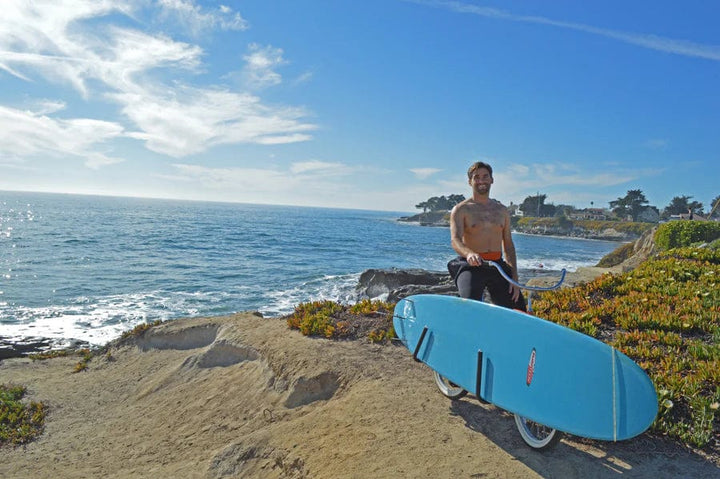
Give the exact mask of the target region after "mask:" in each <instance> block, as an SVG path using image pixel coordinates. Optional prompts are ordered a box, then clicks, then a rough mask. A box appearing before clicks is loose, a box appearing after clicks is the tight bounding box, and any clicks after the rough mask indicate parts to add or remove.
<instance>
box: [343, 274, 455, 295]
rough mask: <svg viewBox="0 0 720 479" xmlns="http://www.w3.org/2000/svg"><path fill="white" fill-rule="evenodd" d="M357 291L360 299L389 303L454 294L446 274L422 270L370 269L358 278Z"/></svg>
mask: <svg viewBox="0 0 720 479" xmlns="http://www.w3.org/2000/svg"><path fill="white" fill-rule="evenodd" d="M356 290H357V292H358V295H359V296H360V297H361V298H371V299H374V298H386V299H387V301H392V302H395V301H398V300H400V299H402V298H405V297H407V296H410V295H413V294H449V295H457V289H456V287H455V283H453V281H452V279H451V278H450V275H449V274H448V273H443V272H439V271H425V270H422V269H397V268H391V269H369V270H367V271H365V272H364V273H362V274H361V275H360V281H359V282H358V285H357V287H356Z"/></svg>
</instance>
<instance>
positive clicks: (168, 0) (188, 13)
mask: <svg viewBox="0 0 720 479" xmlns="http://www.w3.org/2000/svg"><path fill="white" fill-rule="evenodd" d="M158 5H159V7H160V8H161V12H162V16H164V17H166V18H169V19H173V20H175V21H177V22H179V23H180V24H182V25H184V26H185V27H187V28H188V30H189V31H190V32H191V33H193V34H194V35H198V34H200V33H202V32H203V31H206V30H212V29H221V30H247V29H248V28H250V24H249V22H248V21H247V20H245V19H244V18H243V17H242V15H240V14H239V13H237V12H233V10H232V9H231V8H230V7H228V6H225V5H221V6H220V7H218V8H217V10H214V11H203V10H202V9H201V8H200V7H199V6H197V5H195V4H194V3H193V2H191V1H187V0H159V1H158Z"/></svg>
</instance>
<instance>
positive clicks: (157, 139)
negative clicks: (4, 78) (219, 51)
mask: <svg viewBox="0 0 720 479" xmlns="http://www.w3.org/2000/svg"><path fill="white" fill-rule="evenodd" d="M158 8H159V9H161V10H162V12H164V13H163V15H164V18H165V19H166V20H167V21H176V22H179V23H182V24H183V25H184V26H186V28H187V29H189V30H191V31H193V32H197V31H199V30H207V31H210V30H212V29H233V30H244V29H246V28H248V24H247V22H246V21H245V20H244V19H243V18H242V17H241V16H240V15H239V14H237V13H234V12H233V11H232V10H231V9H230V8H229V7H220V8H219V9H217V10H215V11H205V10H203V9H201V8H200V7H199V6H197V5H195V4H194V3H193V2H190V1H187V0H162V1H160V2H159V3H148V2H144V1H138V0H125V1H122V0H117V1H110V0H105V1H96V2H78V1H74V0H37V1H34V2H20V1H10V2H7V3H3V15H1V16H0V70H4V71H5V72H8V73H9V74H11V75H13V76H15V77H17V78H18V79H20V80H23V81H27V82H38V83H39V82H41V81H47V82H49V83H51V84H60V85H69V86H70V87H72V88H73V89H74V90H75V91H77V92H78V94H79V95H80V97H81V98H82V100H83V101H85V102H87V103H92V102H97V101H111V102H114V103H115V104H116V105H117V110H116V112H117V113H118V116H117V117H116V119H115V121H114V122H108V121H106V119H103V120H96V119H93V118H59V117H57V116H56V115H57V112H58V111H59V110H60V108H61V106H62V105H63V104H64V100H58V99H46V100H44V101H45V102H46V106H45V108H40V109H35V110H34V111H33V112H30V113H26V114H23V112H20V111H11V109H7V108H6V109H5V110H4V114H3V115H2V116H0V131H2V132H3V135H4V136H6V134H7V132H9V131H13V132H14V133H15V134H16V135H22V136H21V137H14V138H13V139H12V141H11V142H10V143H9V144H14V145H16V146H18V147H20V150H19V152H20V153H18V154H21V153H22V152H26V153H27V154H30V153H31V152H33V153H35V154H40V152H41V150H42V151H47V152H54V154H65V155H74V156H82V157H84V158H85V160H86V161H85V163H86V164H87V165H88V166H92V167H99V166H102V165H105V164H108V163H111V162H114V161H118V160H117V159H112V157H110V156H106V153H104V152H103V151H101V150H96V149H95V148H97V147H98V146H99V144H100V143H105V145H103V147H104V148H110V146H109V145H108V144H107V142H108V141H109V140H112V139H113V138H118V137H121V136H122V137H130V138H134V139H137V140H141V141H143V142H144V144H145V146H146V147H147V148H148V149H149V150H152V151H154V152H156V153H160V154H163V155H168V156H171V157H176V158H177V157H183V156H188V155H193V154H197V153H201V152H204V151H206V150H208V149H209V148H212V147H214V146H217V145H223V144H241V143H254V144H263V145H269V144H280V143H293V142H300V141H307V140H309V139H310V138H311V136H310V132H311V131H313V130H314V129H316V126H315V125H314V124H312V123H309V122H308V121H306V120H305V119H306V118H307V117H308V116H309V113H308V112H307V111H306V110H305V109H303V108H299V107H293V106H283V105H272V106H270V105H268V104H266V103H265V102H264V101H263V99H262V98H261V97H259V96H257V95H256V94H253V93H251V92H250V91H249V90H247V89H245V90H243V89H240V90H233V89H229V88H228V87H225V86H218V85H210V86H203V87H199V86H194V85H193V79H194V76H195V75H196V74H198V73H202V71H203V64H202V58H203V56H204V54H205V53H204V51H203V49H202V48H201V47H200V46H199V45H194V44H191V43H186V42H182V41H177V40H175V39H173V38H170V37H168V36H167V35H165V34H161V33H158V32H154V31H141V28H147V25H145V24H144V23H143V22H142V21H137V22H135V24H136V25H137V27H136V28H129V27H128V26H127V25H128V21H127V20H128V19H129V20H131V23H132V21H134V20H136V19H138V18H140V17H142V15H147V14H148V12H147V11H145V10H143V9H158ZM118 14H119V15H120V16H123V17H125V18H124V19H122V20H121V21H118V18H119V17H118ZM90 20H92V21H90ZM245 59H246V61H247V62H248V63H247V67H246V71H248V72H251V73H252V79H253V82H254V84H255V86H258V85H265V86H266V85H270V84H278V83H279V82H280V81H281V77H280V75H279V74H278V73H277V72H276V71H275V69H276V68H277V67H279V66H280V65H282V64H284V62H285V61H284V59H283V58H282V50H281V49H279V48H274V47H260V46H257V45H255V46H251V47H250V50H249V54H248V55H247V56H246V58H245ZM13 117H21V118H22V119H23V121H22V122H20V124H19V125H12V124H8V123H6V122H9V121H12V120H11V118H13ZM28 124H33V125H34V127H33V128H26V126H27V125H28ZM21 125H22V126H21ZM109 125H111V127H110V128H109V127H108V126H109ZM93 129H95V130H96V131H95V133H93V132H92V130H93ZM79 130H81V131H79ZM61 131H65V132H66V133H70V132H71V131H72V132H73V133H74V134H76V135H79V140H78V141H77V142H72V141H67V140H63V138H62V135H59V134H58V133H59V132H61ZM86 133H87V135H88V138H85V136H84V135H85V134H86ZM33 136H35V137H37V138H33ZM93 138H95V139H96V140H94V141H91V140H92V139H93ZM7 145H8V143H6V144H4V145H2V146H0V148H2V149H6V148H9V147H8V146H7ZM73 148H75V149H73Z"/></svg>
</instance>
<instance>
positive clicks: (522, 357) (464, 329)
mask: <svg viewBox="0 0 720 479" xmlns="http://www.w3.org/2000/svg"><path fill="white" fill-rule="evenodd" d="M393 324H394V327H395V332H396V334H397V335H398V337H399V338H400V340H401V341H402V342H403V343H404V344H405V346H406V347H407V348H408V349H409V350H410V351H411V352H412V353H413V354H414V356H415V358H416V359H417V360H418V361H422V362H423V363H425V364H427V365H428V366H430V367H431V368H432V369H434V370H435V371H437V372H438V373H439V374H441V375H442V376H444V377H445V378H447V379H449V380H450V381H452V382H453V383H455V384H457V385H459V386H461V387H463V388H465V389H466V390H468V391H470V392H472V393H474V394H476V396H477V397H478V398H481V399H483V400H485V401H488V402H491V403H493V404H495V405H497V406H499V407H501V408H503V409H505V410H507V411H510V412H513V413H515V414H518V415H520V416H523V417H525V418H527V419H530V420H532V421H535V422H537V423H540V424H544V425H545V426H549V427H551V428H554V429H557V430H559V431H564V432H568V433H570V434H574V435H577V436H582V437H588V438H593V439H602V440H611V441H612V440H615V441H617V440H622V439H628V438H631V437H634V436H636V435H638V434H640V433H642V432H643V431H645V430H646V429H647V428H648V427H649V426H650V424H652V422H653V420H654V419H655V415H656V414H657V407H658V406H657V395H656V392H655V387H654V386H653V383H652V381H651V380H650V378H649V377H648V376H647V374H645V372H644V371H643V370H642V368H640V367H639V366H638V365H637V364H635V363H634V362H633V361H632V360H631V359H630V358H628V357H627V356H625V355H624V354H622V353H620V352H619V351H617V350H615V349H614V348H612V347H611V346H609V345H607V344H605V343H602V342H600V341H598V340H596V339H593V338H591V337H590V336H587V335H584V334H582V333H579V332H577V331H573V330H571V329H569V328H566V327H563V326H560V325H557V324H555V323H552V322H549V321H545V320H542V319H540V318H536V317H534V316H531V315H529V314H525V313H522V312H520V311H513V310H510V309H506V308H501V307H499V306H494V305H492V304H487V303H482V302H480V301H474V300H469V299H461V298H456V297H452V296H440V295H415V296H410V297H408V298H405V299H403V300H401V301H399V302H398V303H397V305H396V307H395V311H394V318H393Z"/></svg>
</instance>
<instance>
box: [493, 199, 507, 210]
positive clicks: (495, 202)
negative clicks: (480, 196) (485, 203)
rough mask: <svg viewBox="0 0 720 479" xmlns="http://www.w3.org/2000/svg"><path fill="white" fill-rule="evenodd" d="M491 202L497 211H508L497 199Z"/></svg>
mask: <svg viewBox="0 0 720 479" xmlns="http://www.w3.org/2000/svg"><path fill="white" fill-rule="evenodd" d="M490 201H492V203H493V205H494V206H495V207H496V208H497V209H503V210H506V209H507V206H505V205H504V204H502V203H501V202H500V201H498V200H496V199H494V198H492V199H490Z"/></svg>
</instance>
